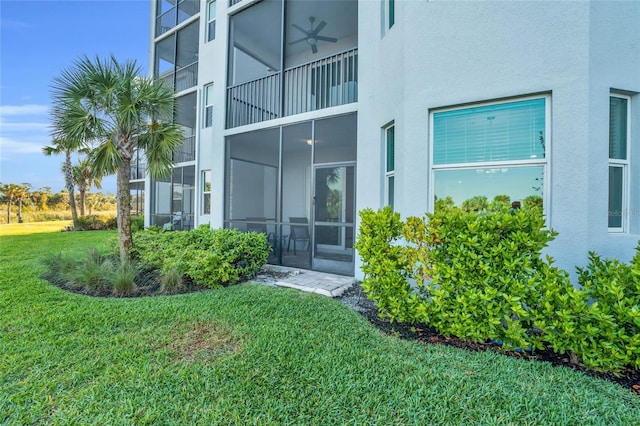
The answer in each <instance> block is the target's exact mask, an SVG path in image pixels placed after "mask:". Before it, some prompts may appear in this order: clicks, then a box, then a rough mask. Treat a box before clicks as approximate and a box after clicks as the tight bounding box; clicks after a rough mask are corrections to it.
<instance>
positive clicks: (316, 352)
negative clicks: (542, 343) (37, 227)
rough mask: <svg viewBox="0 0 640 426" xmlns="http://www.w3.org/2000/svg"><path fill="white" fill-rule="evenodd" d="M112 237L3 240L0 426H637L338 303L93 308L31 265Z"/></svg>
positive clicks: (268, 296) (567, 383) (571, 393)
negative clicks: (376, 323) (374, 322)
mask: <svg viewBox="0 0 640 426" xmlns="http://www.w3.org/2000/svg"><path fill="white" fill-rule="evenodd" d="M113 235H115V234H114V233H113V232H76V233H71V232H65V233H60V232H58V233H49V234H32V235H15V236H2V237H0V277H2V278H1V281H0V425H5V424H9V425H13V424H15V425H22V424H32V423H33V424H109V425H118V424H154V425H157V424H163V425H164V424H187V425H192V424H203V425H211V424H323V425H325V424H339V425H343V424H357V425H361V424H380V425H385V424H580V425H585V424H605V425H617V424H637V423H638V419H640V398H638V397H637V396H634V395H633V394H632V393H631V392H630V391H628V390H625V389H623V388H621V387H619V386H618V385H615V384H612V383H609V382H605V381H601V380H598V379H593V378H589V377H586V376H584V375H582V374H579V373H575V372H573V371H571V370H568V369H564V368H557V367H552V366H550V365H548V364H546V363H537V362H527V361H521V360H518V359H513V358H509V357H503V356H499V355H496V354H494V353H491V352H485V353H469V352H466V351H463V350H459V349H455V348H450V347H439V346H435V347H434V346H424V345H422V344H420V343H417V342H407V341H401V340H399V339H397V338H394V337H388V336H385V335H383V334H381V333H380V332H378V331H377V330H376V329H374V328H373V327H371V326H369V324H368V323H367V322H366V321H365V320H364V319H363V318H361V317H360V316H359V315H358V314H357V313H355V312H353V311H351V310H350V309H349V308H347V307H345V306H343V305H342V304H340V303H339V302H336V301H334V300H331V299H328V298H325V297H322V296H317V295H310V294H305V293H299V292H296V291H294V290H288V289H277V288H271V287H265V286H258V285H241V286H235V287H230V288H225V289H221V290H215V291H208V292H202V293H194V294H188V295H181V296H161V297H155V298H143V299H98V298H88V297H85V296H81V295H75V294H68V293H65V292H64V291H62V290H60V289H58V288H55V287H52V286H50V285H49V284H48V283H47V282H45V281H42V280H40V279H38V274H39V273H40V272H41V271H42V267H41V266H40V265H39V263H38V259H39V258H41V257H43V256H44V255H45V254H46V253H48V252H56V251H60V250H65V251H72V252H76V253H78V254H79V255H80V254H82V253H83V252H85V251H86V249H87V248H88V247H91V246H97V245H101V244H102V243H103V242H104V241H105V240H106V239H107V238H108V237H110V236H113Z"/></svg>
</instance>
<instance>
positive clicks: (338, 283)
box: [251, 265, 355, 297]
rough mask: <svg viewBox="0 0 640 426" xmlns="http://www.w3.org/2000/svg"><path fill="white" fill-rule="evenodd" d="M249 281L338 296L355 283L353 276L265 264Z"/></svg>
mask: <svg viewBox="0 0 640 426" xmlns="http://www.w3.org/2000/svg"><path fill="white" fill-rule="evenodd" d="M251 282H257V283H261V284H267V285H273V286H278V287H289V288H295V289H297V290H301V291H306V292H308V293H317V294H321V295H323V296H328V297H338V296H340V295H341V294H342V293H343V292H344V291H345V290H346V289H348V288H349V287H351V286H352V285H353V284H354V283H355V278H353V277H346V276H344V275H335V274H328V273H325V272H317V271H309V270H306V269H298V268H287V267H284V266H276V265H265V266H264V267H263V268H262V270H261V271H260V274H258V276H257V277H256V278H255V279H253V280H251Z"/></svg>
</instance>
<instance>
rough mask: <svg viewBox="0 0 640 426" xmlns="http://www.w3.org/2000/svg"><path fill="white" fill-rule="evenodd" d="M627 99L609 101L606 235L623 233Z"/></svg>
mask: <svg viewBox="0 0 640 426" xmlns="http://www.w3.org/2000/svg"><path fill="white" fill-rule="evenodd" d="M629 100H630V99H629V97H628V96H624V95H611V97H610V98H609V231H610V232H625V231H626V227H627V211H628V208H627V202H628V200H627V198H628V197H627V193H628V185H629V183H628V182H629V177H628V176H629V170H628V169H629Z"/></svg>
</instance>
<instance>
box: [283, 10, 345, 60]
mask: <svg viewBox="0 0 640 426" xmlns="http://www.w3.org/2000/svg"><path fill="white" fill-rule="evenodd" d="M315 21H316V18H315V16H309V23H310V30H309V31H307V30H305V29H304V28H302V27H301V26H299V25H296V24H291V26H292V27H294V28H296V29H297V30H299V31H301V32H302V33H304V34H305V37H302V38H301V39H298V40H294V41H292V42H291V43H289V44H290V45H291V44H296V43H300V42H301V41H306V42H307V44H308V45H309V46H311V51H312V52H313V53H318V46H317V45H316V43H317V42H318V40H322V41H328V42H331V43H335V42H336V41H338V39H337V38H334V37H325V36H321V35H320V34H319V33H320V31H322V29H323V28H324V27H325V26H327V23H326V22H324V21H321V22H320V23H319V24H318V26H317V27H315V29H314V28H313V23H314V22H315Z"/></svg>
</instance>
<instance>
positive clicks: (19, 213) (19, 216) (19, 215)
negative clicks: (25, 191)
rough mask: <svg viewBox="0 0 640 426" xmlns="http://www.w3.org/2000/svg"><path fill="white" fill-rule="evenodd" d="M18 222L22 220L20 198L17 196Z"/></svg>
mask: <svg viewBox="0 0 640 426" xmlns="http://www.w3.org/2000/svg"><path fill="white" fill-rule="evenodd" d="M18 222H22V198H18Z"/></svg>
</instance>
